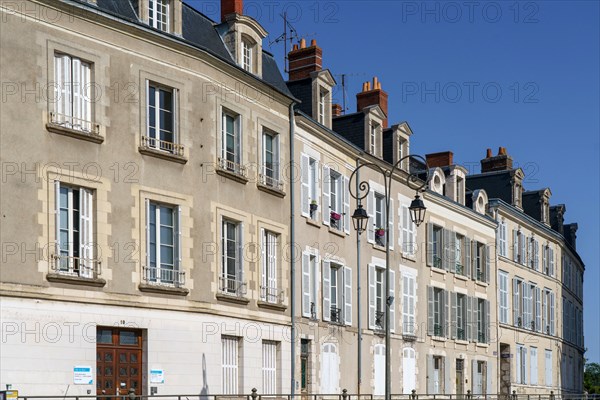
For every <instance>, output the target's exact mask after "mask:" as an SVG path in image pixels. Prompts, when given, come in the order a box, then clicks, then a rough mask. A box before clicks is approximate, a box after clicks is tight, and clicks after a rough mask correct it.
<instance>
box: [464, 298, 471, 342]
mask: <svg viewBox="0 0 600 400" xmlns="http://www.w3.org/2000/svg"><path fill="white" fill-rule="evenodd" d="M465 301H466V302H467V313H466V314H467V315H465V316H464V319H465V321H466V322H467V337H466V339H467V341H471V340H472V339H473V326H472V324H473V321H471V309H472V306H473V304H472V301H471V297H470V296H465Z"/></svg>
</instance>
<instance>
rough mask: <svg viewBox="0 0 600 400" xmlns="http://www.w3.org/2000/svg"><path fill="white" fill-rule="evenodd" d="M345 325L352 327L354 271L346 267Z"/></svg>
mask: <svg viewBox="0 0 600 400" xmlns="http://www.w3.org/2000/svg"><path fill="white" fill-rule="evenodd" d="M344 323H345V324H346V325H352V269H351V268H350V267H344Z"/></svg>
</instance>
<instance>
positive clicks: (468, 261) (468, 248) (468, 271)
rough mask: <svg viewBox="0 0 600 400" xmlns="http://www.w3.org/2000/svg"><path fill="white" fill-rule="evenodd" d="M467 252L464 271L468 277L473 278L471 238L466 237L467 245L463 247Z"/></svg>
mask: <svg viewBox="0 0 600 400" xmlns="http://www.w3.org/2000/svg"><path fill="white" fill-rule="evenodd" d="M463 251H464V253H465V265H464V266H463V271H464V273H465V275H466V276H467V278H471V239H469V238H467V237H465V245H464V248H463Z"/></svg>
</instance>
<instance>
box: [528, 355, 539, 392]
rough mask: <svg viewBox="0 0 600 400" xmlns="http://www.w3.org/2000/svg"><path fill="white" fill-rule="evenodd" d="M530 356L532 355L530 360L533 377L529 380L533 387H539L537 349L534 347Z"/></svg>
mask: <svg viewBox="0 0 600 400" xmlns="http://www.w3.org/2000/svg"><path fill="white" fill-rule="evenodd" d="M529 355H530V359H531V376H530V379H529V380H530V383H531V384H532V385H537V384H538V365H537V349H536V348H535V347H532V348H531V349H530V352H529Z"/></svg>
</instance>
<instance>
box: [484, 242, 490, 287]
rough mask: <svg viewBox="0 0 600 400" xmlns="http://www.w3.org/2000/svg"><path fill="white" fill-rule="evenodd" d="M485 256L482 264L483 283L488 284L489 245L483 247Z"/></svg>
mask: <svg viewBox="0 0 600 400" xmlns="http://www.w3.org/2000/svg"><path fill="white" fill-rule="evenodd" d="M484 248H485V256H484V258H483V260H484V261H483V262H484V263H485V269H484V271H485V281H486V282H487V283H490V279H491V278H490V245H486V246H485V247H484Z"/></svg>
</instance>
